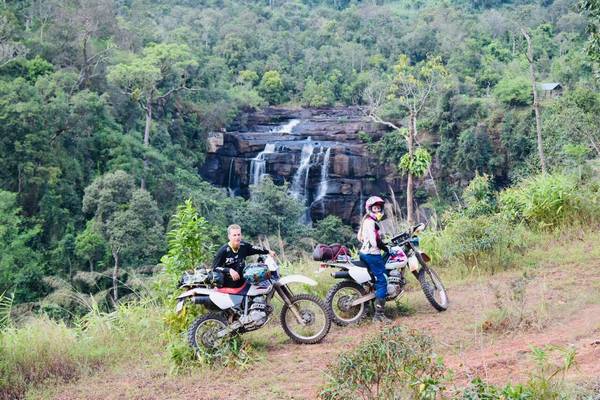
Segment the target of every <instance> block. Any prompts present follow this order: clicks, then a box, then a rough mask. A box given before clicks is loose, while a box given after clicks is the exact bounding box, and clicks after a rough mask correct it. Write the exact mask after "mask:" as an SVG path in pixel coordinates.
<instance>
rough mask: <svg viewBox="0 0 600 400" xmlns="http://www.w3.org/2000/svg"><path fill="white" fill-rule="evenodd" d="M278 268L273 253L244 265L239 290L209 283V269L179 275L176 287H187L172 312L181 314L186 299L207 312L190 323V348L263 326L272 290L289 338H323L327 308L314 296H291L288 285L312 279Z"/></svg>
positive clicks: (306, 340) (270, 309)
mask: <svg viewBox="0 0 600 400" xmlns="http://www.w3.org/2000/svg"><path fill="white" fill-rule="evenodd" d="M262 261H264V263H262ZM278 271H279V266H278V265H277V263H276V262H275V260H274V259H273V258H272V257H266V258H265V259H262V258H259V264H249V265H248V266H247V267H246V268H245V269H244V273H243V279H245V282H244V284H243V286H242V287H240V288H214V287H212V286H213V282H214V273H213V272H211V271H207V270H204V269H200V270H196V271H195V273H194V274H188V275H187V276H186V275H184V277H183V278H182V282H181V287H182V288H184V289H187V290H186V291H185V292H184V293H182V294H181V295H180V296H179V297H177V300H178V302H177V307H176V311H177V312H178V313H179V312H181V310H182V309H183V306H184V304H185V303H186V302H192V303H194V304H201V305H203V306H205V307H206V308H207V309H208V310H209V311H210V312H209V313H207V314H205V315H201V316H200V317H198V318H197V319H196V320H195V321H194V322H193V323H192V325H191V326H190V328H189V330H188V339H189V343H190V345H191V346H192V347H193V348H194V349H195V350H198V349H199V347H200V346H204V347H206V348H213V347H216V346H217V345H218V344H219V342H220V341H221V340H222V339H223V338H224V337H226V336H228V335H231V334H236V333H244V332H249V331H253V330H257V329H259V328H261V327H263V326H265V324H266V323H267V322H268V321H269V319H270V318H271V314H272V313H273V306H272V305H271V301H272V299H273V296H274V295H275V294H277V295H278V296H279V297H280V298H281V300H282V301H283V307H282V309H281V315H280V318H281V326H282V328H283V330H284V331H285V333H286V334H287V335H288V336H289V337H290V338H291V339H292V340H293V341H295V342H297V343H303V344H314V343H318V342H320V341H321V340H323V338H324V337H325V336H326V335H327V333H328V332H329V329H330V327H331V318H330V316H329V312H328V309H327V306H326V305H325V303H324V302H323V301H322V300H321V299H319V298H318V297H316V296H313V295H310V294H294V293H293V292H292V291H291V289H290V288H289V286H288V285H289V284H291V283H302V284H307V285H311V286H315V285H316V284H317V283H316V282H315V281H314V280H312V279H310V278H307V277H305V276H302V275H290V276H286V277H280V276H279V272H278Z"/></svg>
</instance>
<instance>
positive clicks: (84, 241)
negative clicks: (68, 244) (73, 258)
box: [75, 220, 106, 272]
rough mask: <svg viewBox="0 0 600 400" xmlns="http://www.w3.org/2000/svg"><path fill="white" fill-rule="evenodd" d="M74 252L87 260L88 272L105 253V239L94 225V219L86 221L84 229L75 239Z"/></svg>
mask: <svg viewBox="0 0 600 400" xmlns="http://www.w3.org/2000/svg"><path fill="white" fill-rule="evenodd" d="M75 254H76V255H77V256H78V257H81V258H82V259H84V260H85V261H87V262H88V264H89V267H90V272H94V266H95V265H96V262H98V261H100V260H102V258H104V255H105V254H106V241H105V240H104V238H103V237H102V235H101V232H100V231H99V229H98V228H97V227H96V224H95V223H94V220H90V221H88V222H87V223H86V225H85V229H84V230H83V231H82V232H81V233H79V235H77V238H76V239H75Z"/></svg>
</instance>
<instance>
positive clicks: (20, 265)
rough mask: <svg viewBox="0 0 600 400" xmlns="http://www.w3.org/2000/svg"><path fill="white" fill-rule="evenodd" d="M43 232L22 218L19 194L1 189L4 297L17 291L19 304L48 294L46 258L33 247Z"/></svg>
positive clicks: (0, 286)
mask: <svg viewBox="0 0 600 400" xmlns="http://www.w3.org/2000/svg"><path fill="white" fill-rule="evenodd" d="M39 232H40V228H39V227H38V226H33V227H28V226H27V224H26V221H25V219H24V218H23V217H22V216H21V210H20V209H19V207H18V206H17V195H16V193H12V192H7V191H4V190H0V294H2V293H4V292H6V291H11V292H13V293H14V296H15V301H16V302H17V303H19V302H24V301H32V300H34V299H35V298H37V297H39V296H40V295H41V294H43V292H44V285H43V283H42V277H43V276H44V269H43V264H42V255H41V254H40V252H39V251H37V250H36V249H35V248H33V246H32V244H33V242H34V241H35V239H36V238H37V236H38V234H39Z"/></svg>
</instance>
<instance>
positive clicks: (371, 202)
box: [365, 196, 385, 219]
mask: <svg viewBox="0 0 600 400" xmlns="http://www.w3.org/2000/svg"><path fill="white" fill-rule="evenodd" d="M376 205H378V206H379V207H381V214H383V206H384V205H385V200H383V199H382V198H381V197H379V196H371V197H369V199H368V200H367V202H366V203H365V210H366V211H367V214H368V215H369V216H371V217H372V218H373V219H379V218H377V216H376V215H375V213H374V212H373V210H372V208H373V206H376Z"/></svg>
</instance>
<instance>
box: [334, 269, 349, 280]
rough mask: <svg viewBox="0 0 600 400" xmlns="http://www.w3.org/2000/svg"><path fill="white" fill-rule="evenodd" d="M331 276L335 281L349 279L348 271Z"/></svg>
mask: <svg viewBox="0 0 600 400" xmlns="http://www.w3.org/2000/svg"><path fill="white" fill-rule="evenodd" d="M331 276H333V277H334V278H335V279H347V278H350V273H349V272H348V271H337V272H332V273H331Z"/></svg>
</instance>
